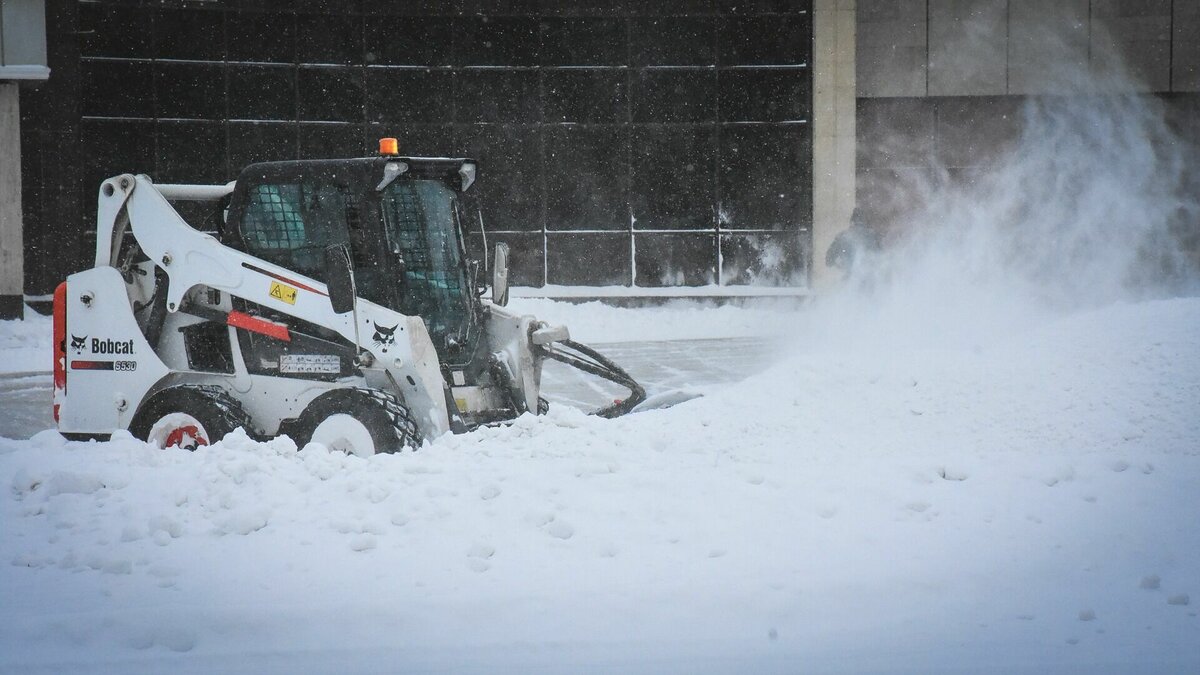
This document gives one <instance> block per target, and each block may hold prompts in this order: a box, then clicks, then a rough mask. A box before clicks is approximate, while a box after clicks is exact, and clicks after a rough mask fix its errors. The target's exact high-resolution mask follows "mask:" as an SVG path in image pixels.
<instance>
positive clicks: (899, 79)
mask: <svg viewBox="0 0 1200 675" xmlns="http://www.w3.org/2000/svg"><path fill="white" fill-rule="evenodd" d="M857 23H858V34H859V35H858V53H857V60H858V101H857V108H858V131H857V140H858V145H857V153H856V154H857V183H858V204H859V206H860V208H861V209H862V210H863V214H864V217H865V218H866V219H868V220H870V221H873V222H877V223H884V224H886V223H890V222H894V221H896V220H898V219H901V218H902V217H903V214H904V212H905V210H906V209H907V208H909V207H911V206H912V205H913V203H914V200H910V199H909V198H908V196H907V195H906V192H905V189H904V187H905V186H906V185H912V184H920V183H923V184H929V182H930V181H929V179H930V178H932V177H933V176H934V174H935V173H936V174H937V175H938V176H941V177H948V178H949V179H950V180H956V179H962V180H969V179H970V176H971V174H972V172H973V171H975V170H977V169H978V168H979V167H983V166H986V165H987V163H988V162H989V160H991V159H992V158H994V157H996V156H997V155H998V154H1000V153H1002V152H1004V151H1005V150H1006V149H1007V148H1009V147H1011V145H1010V144H1011V143H1012V142H1013V141H1014V140H1015V139H1016V138H1017V137H1018V135H1019V134H1020V131H1021V129H1020V121H1021V110H1022V107H1023V105H1024V103H1025V101H1026V100H1027V99H1028V97H1030V96H1041V95H1057V94H1061V93H1063V89H1062V87H1061V85H1062V82H1063V76H1064V73H1070V72H1075V73H1078V72H1089V71H1091V72H1097V73H1099V72H1104V71H1105V69H1106V68H1108V67H1109V65H1111V64H1110V61H1109V58H1108V55H1111V54H1116V55H1118V57H1119V59H1120V60H1121V61H1122V62H1123V63H1124V67H1125V68H1126V69H1127V71H1128V73H1129V75H1130V77H1128V78H1116V79H1111V80H1107V79H1104V78H1101V79H1100V80H1099V81H1100V82H1108V83H1109V85H1107V91H1111V92H1115V91H1116V90H1117V88H1118V86H1117V85H1118V84H1120V88H1121V89H1123V90H1124V91H1125V92H1128V91H1134V92H1143V93H1146V94H1148V95H1154V96H1156V97H1158V98H1161V99H1162V100H1163V103H1164V109H1165V110H1167V112H1168V115H1169V116H1170V121H1171V123H1172V125H1173V127H1174V128H1175V129H1176V130H1177V131H1178V132H1179V134H1180V136H1181V137H1182V138H1184V139H1185V140H1194V139H1200V2H1195V1H1194V0H858V15H857ZM943 171H944V172H943Z"/></svg>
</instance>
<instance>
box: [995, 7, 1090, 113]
mask: <svg viewBox="0 0 1200 675" xmlns="http://www.w3.org/2000/svg"><path fill="white" fill-rule="evenodd" d="M1088 10H1089V5H1088V0H1009V6H1008V11H1009V50H1008V93H1010V94H1050V93H1056V92H1061V91H1062V89H1063V86H1064V79H1069V78H1070V76H1071V74H1073V73H1084V72H1087V68H1088V35H1089V23H1090V22H1089V18H1088V13H1089V12H1088Z"/></svg>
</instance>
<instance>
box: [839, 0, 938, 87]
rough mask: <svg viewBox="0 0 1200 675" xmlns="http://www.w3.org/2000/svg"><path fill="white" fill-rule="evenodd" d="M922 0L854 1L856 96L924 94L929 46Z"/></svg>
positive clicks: (924, 8)
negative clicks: (856, 69)
mask: <svg viewBox="0 0 1200 675" xmlns="http://www.w3.org/2000/svg"><path fill="white" fill-rule="evenodd" d="M925 18H926V6H925V0H899V1H892V2H888V1H886V0H870V1H867V2H862V1H860V2H859V3H858V12H857V23H858V25H857V42H856V46H857V50H856V55H857V61H858V95H859V96H871V97H876V96H924V95H925V94H926V93H927V66H928V62H929V47H928V43H927V41H926V36H927V32H928V26H927V25H926V20H925Z"/></svg>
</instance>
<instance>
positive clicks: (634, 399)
mask: <svg viewBox="0 0 1200 675" xmlns="http://www.w3.org/2000/svg"><path fill="white" fill-rule="evenodd" d="M545 352H546V356H547V357H549V358H552V359H554V360H555V361H558V362H560V363H565V364H567V365H568V366H571V367H572V368H577V369H579V370H582V371H583V372H585V373H589V374H591V375H595V376H597V377H601V378H604V379H606V380H608V381H609V382H612V383H614V384H617V385H620V386H622V387H625V388H626V389H628V390H629V396H626V397H625V399H624V400H620V401H617V402H615V403H613V404H612V405H609V406H606V407H604V408H601V409H599V410H597V411H595V412H593V413H592V414H593V415H598V416H600V417H604V418H607V419H612V418H614V417H620V416H621V415H625V414H627V413H629V412H630V411H632V410H633V409H634V408H636V407H637V406H638V404H639V403H641V402H642V401H645V400H646V390H645V389H643V388H642V385H640V384H638V383H637V381H636V380H634V379H633V377H631V376H630V375H629V373H627V372H625V371H624V370H623V369H622V368H621V367H620V366H618V365H617V364H615V363H613V362H612V361H610V360H609V359H608V358H607V357H605V356H604V355H603V354H601V353H600V352H598V351H596V350H595V349H592V348H591V347H589V346H587V345H585V344H581V343H578V342H575V341H574V340H562V341H560V342H555V343H553V344H550V345H546V348H545Z"/></svg>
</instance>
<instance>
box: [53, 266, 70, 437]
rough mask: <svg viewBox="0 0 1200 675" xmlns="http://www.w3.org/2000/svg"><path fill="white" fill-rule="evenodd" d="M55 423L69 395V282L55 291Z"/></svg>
mask: <svg viewBox="0 0 1200 675" xmlns="http://www.w3.org/2000/svg"><path fill="white" fill-rule="evenodd" d="M53 339H54V399H53V401H54V421H55V422H58V407H59V406H60V405H61V404H62V397H63V396H65V395H66V393H67V282H65V281H64V282H62V283H61V284H59V285H58V288H55V289H54V338H53Z"/></svg>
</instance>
